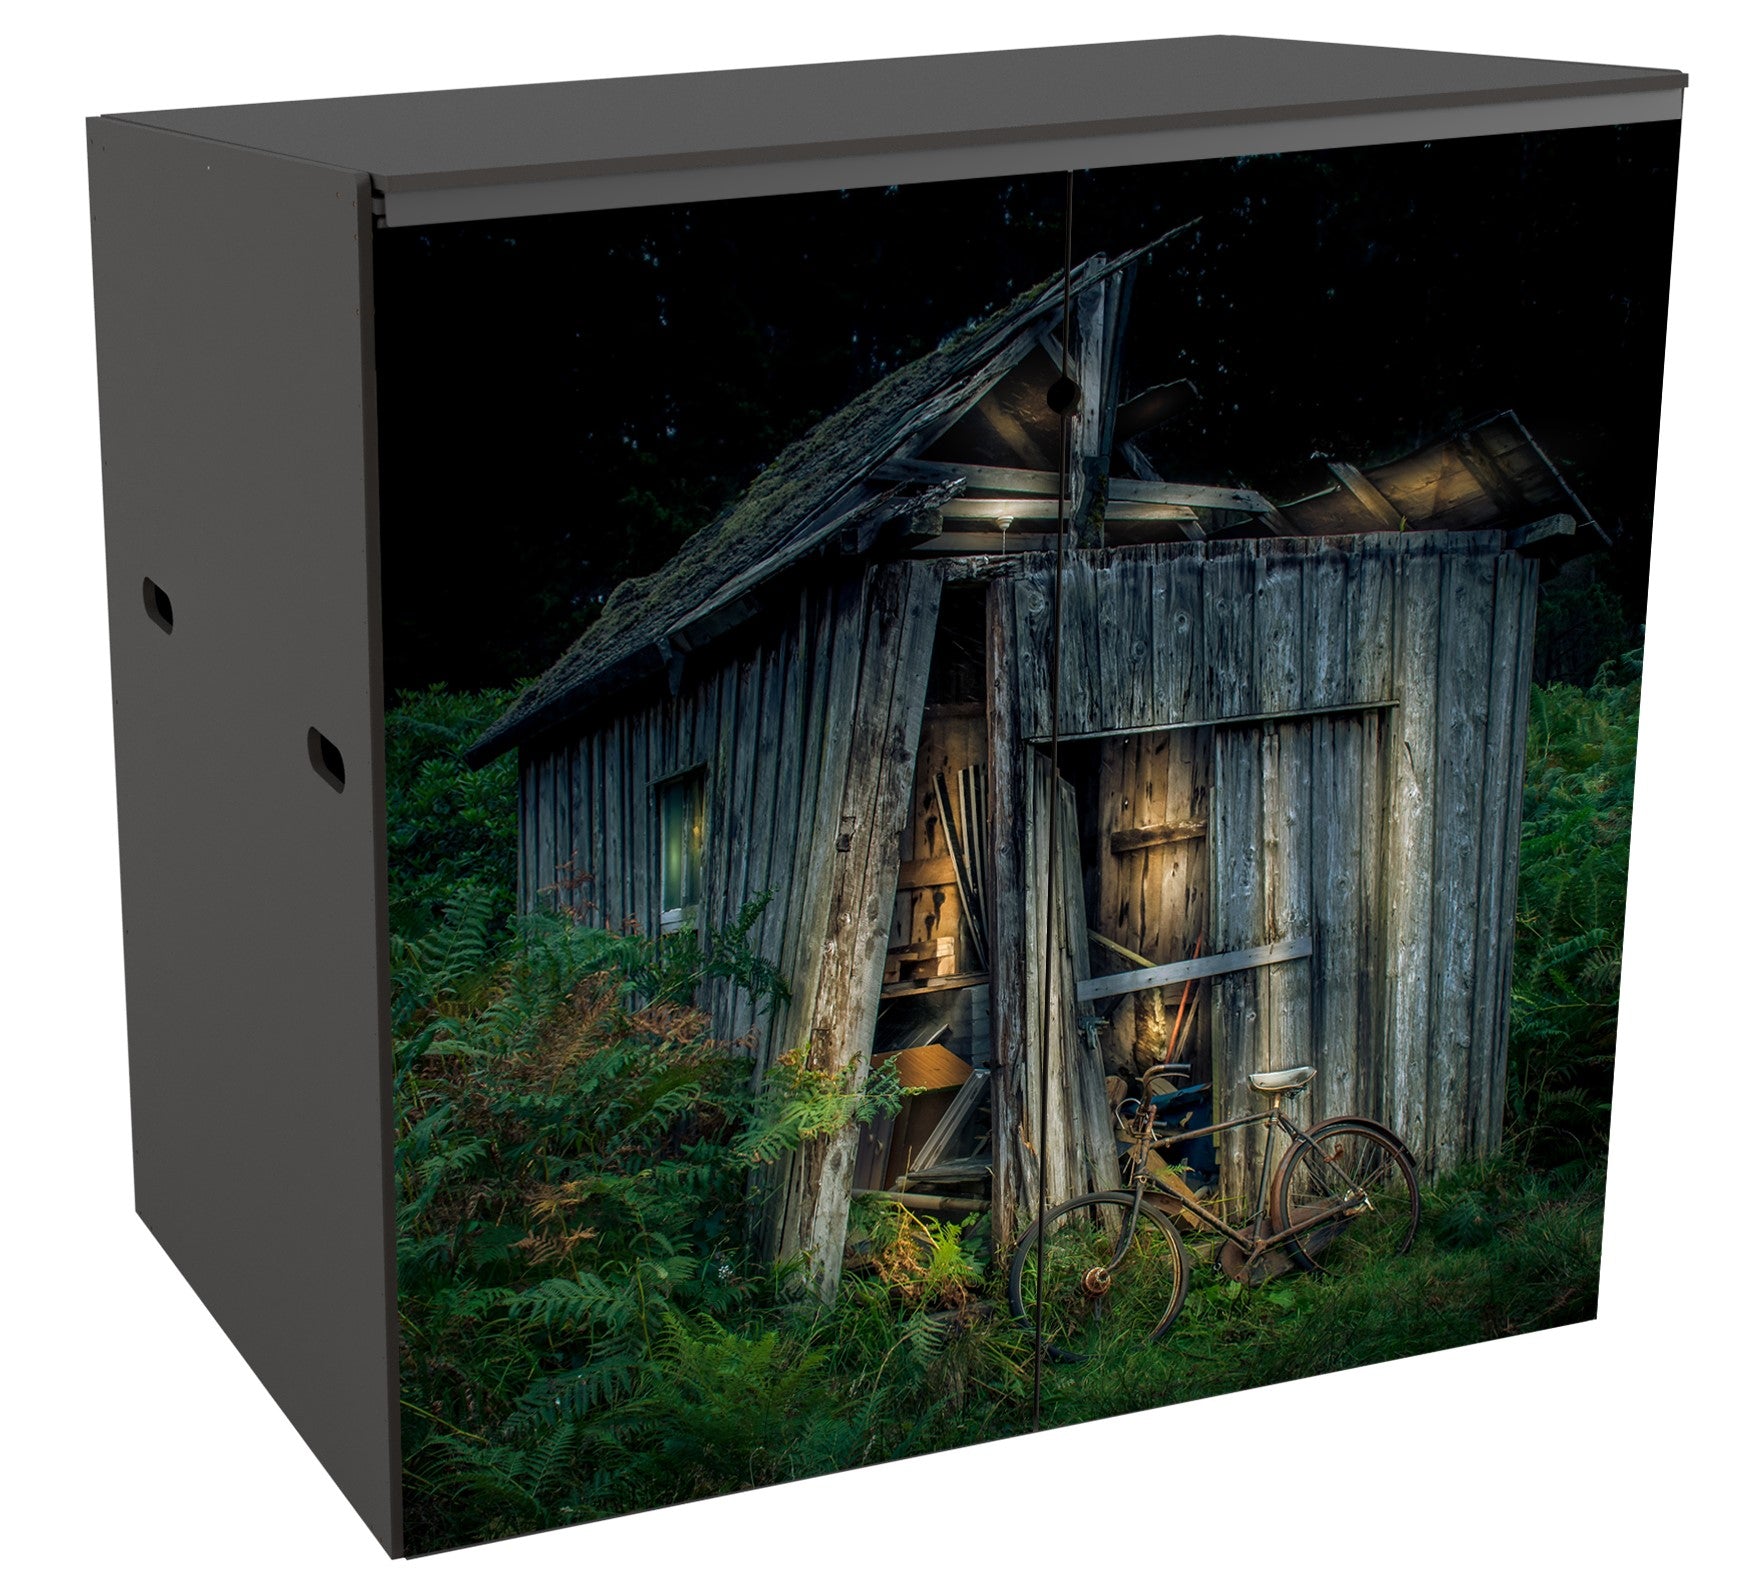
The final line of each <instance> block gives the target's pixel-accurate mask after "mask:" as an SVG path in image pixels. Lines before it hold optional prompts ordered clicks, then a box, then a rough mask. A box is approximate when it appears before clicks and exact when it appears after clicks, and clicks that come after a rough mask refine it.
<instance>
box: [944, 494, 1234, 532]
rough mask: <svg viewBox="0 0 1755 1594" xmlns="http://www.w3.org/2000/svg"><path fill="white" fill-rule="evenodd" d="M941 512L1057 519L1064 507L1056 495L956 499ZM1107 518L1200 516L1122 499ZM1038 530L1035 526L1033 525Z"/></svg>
mask: <svg viewBox="0 0 1755 1594" xmlns="http://www.w3.org/2000/svg"><path fill="white" fill-rule="evenodd" d="M938 512H939V514H940V515H941V516H943V518H944V519H945V520H947V521H964V520H976V521H984V520H1027V521H1031V522H1036V521H1043V520H1045V521H1049V522H1050V523H1052V522H1054V521H1056V520H1058V519H1059V517H1060V506H1059V504H1058V502H1057V501H1056V500H1055V499H1053V498H953V499H951V501H950V502H949V503H946V504H941V505H940V506H939V510H938ZM1104 518H1105V519H1106V520H1127V521H1133V520H1153V521H1176V520H1199V519H1200V516H1198V515H1197V514H1195V512H1194V511H1193V510H1192V509H1189V508H1187V507H1185V506H1184V505H1182V504H1165V503H1151V502H1134V501H1126V500H1124V501H1122V502H1120V503H1114V504H1111V505H1109V506H1108V508H1107V509H1106V511H1105V512H1104ZM1032 529H1034V526H1032Z"/></svg>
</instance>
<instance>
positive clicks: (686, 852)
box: [658, 769, 707, 931]
mask: <svg viewBox="0 0 1755 1594" xmlns="http://www.w3.org/2000/svg"><path fill="white" fill-rule="evenodd" d="M706 811H707V775H706V771H705V770H700V769H697V770H693V771H691V772H690V773H689V774H687V775H679V776H678V777H677V778H676V779H675V780H667V781H665V782H664V783H663V784H662V785H661V786H659V788H658V830H659V846H660V847H661V848H662V849H663V850H662V852H661V854H660V857H659V871H658V872H659V880H660V890H661V892H662V896H661V900H660V904H659V906H660V908H661V910H662V911H661V913H660V916H659V928H660V929H661V930H665V931H669V930H680V929H683V928H684V927H685V926H687V925H690V924H693V923H694V920H695V908H696V906H697V905H698V903H699V902H700V899H701V852H702V846H703V842H704V839H705V831H706Z"/></svg>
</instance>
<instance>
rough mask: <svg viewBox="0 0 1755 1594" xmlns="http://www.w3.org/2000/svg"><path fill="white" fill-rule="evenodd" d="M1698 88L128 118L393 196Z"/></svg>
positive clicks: (1485, 67)
mask: <svg viewBox="0 0 1755 1594" xmlns="http://www.w3.org/2000/svg"><path fill="white" fill-rule="evenodd" d="M1686 82H1687V79H1686V77H1685V76H1684V75H1683V74H1682V73H1680V72H1674V71H1665V70H1657V69H1651V68H1644V67H1627V66H1599V65H1587V64H1582V63H1576V62H1566V61H1532V60H1521V59H1515V58H1512V57H1506V56H1489V55H1454V54H1449V53H1442V52H1438V51H1431V50H1399V49H1380V48H1373V47H1368V46H1363V45H1345V44H1318V43H1301V42H1295V41H1291V40H1283V39H1253V38H1238V37H1228V36H1212V37H1205V38H1190V39H1158V40H1151V41H1145V42H1140V43H1127V44H1093V45H1078V46H1069V47H1062V48H1053V49H1031V50H998V51H992V52H987V53H982V54H974V55H938V56H920V57H911V58H901V59H892V60H884V61H851V62H839V63H832V64H823V65H815V66H785V67H760V68H752V69H746V70H740V71H728V72H691V73H679V74H674V75H669V76H655V77H632V78H603V79H597V80H593V81H585V82H575V83H535V84H523V85H518V86H513V87H505V88H479V89H448V90H439V91H432V92H422V93H413V94H385V95H367V96H360V97H357V98H348V99H328V100H292V101H284V102H279V103H273V104H262V105H225V106H213V107H208V108H198V109H187V110H167V111H143V112H130V113H126V114H125V115H124V116H123V117H122V119H123V120H127V121H131V122H138V123H143V124H146V125H149V126H152V127H157V128H162V129H165V130H167V131H171V132H177V133H184V134H190V135H193V136H196V137H200V138H205V139H212V140H215V141H218V142H221V143H226V144H233V145H241V146H245V147H247V148H250V149H255V150H260V151H263V152H267V153H272V154H275V155H280V156H287V157H292V158H296V159H301V160H309V161H316V162H320V163H322V164H325V165H329V166H336V167H342V168H345V169H348V170H352V171H363V172H367V173H370V174H371V176H372V178H373V182H374V186H375V187H376V188H377V189H378V190H379V191H380V192H382V193H386V194H390V193H395V192H405V193H407V192H412V191H418V190H422V189H455V188H457V187H459V186H464V185H482V184H494V183H500V184H516V183H523V182H533V181H536V182H541V181H548V180H553V179H555V178H562V177H574V178H582V177H597V178H601V177H609V176H613V175H617V174H628V175H631V174H635V173H642V172H646V173H651V172H667V171H670V172H674V171H687V170H699V169H703V168H712V167H723V166H743V167H748V166H760V165H762V164H765V163H784V162H795V161H798V160H801V159H820V158H822V157H824V156H836V155H839V156H857V155H875V154H894V153H897V152H903V151H923V152H924V151H933V150H941V149H942V150H955V149H959V148H968V147H971V146H994V145H1005V144H1048V143H1052V142H1054V141H1064V140H1069V139H1074V140H1077V139H1087V138H1089V139H1101V138H1105V137H1113V136H1114V135H1118V134H1135V133H1154V132H1175V131H1178V130H1188V129H1203V128H1204V129H1223V128H1226V127H1244V126H1247V125H1250V124H1256V123H1274V122H1292V121H1298V122H1306V123H1307V122H1309V121H1311V120H1313V119H1315V120H1321V119H1325V118H1343V117H1356V116H1361V115H1379V114H1383V113H1395V112H1406V111H1430V110H1440V109H1445V108H1451V107H1468V106H1492V105H1514V104H1519V103H1527V102H1531V101H1553V100H1562V99H1565V100H1572V99H1579V98H1583V97H1590V96H1623V97H1624V96H1626V95H1628V94H1642V93H1648V92H1657V91H1675V90H1680V89H1681V88H1682V87H1683V86H1684V85H1685V84H1686ZM1605 119H1614V118H1612V117H1608V118H1605ZM829 186H838V185H837V184H834V183H831V184H829Z"/></svg>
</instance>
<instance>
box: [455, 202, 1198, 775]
mask: <svg viewBox="0 0 1755 1594" xmlns="http://www.w3.org/2000/svg"><path fill="white" fill-rule="evenodd" d="M1182 230H1183V229H1182V228H1180V227H1179V228H1176V229H1175V230H1174V231H1172V232H1169V233H1166V234H1165V235H1164V236H1163V237H1161V238H1156V239H1154V240H1153V241H1152V242H1151V243H1149V244H1146V245H1143V246H1142V247H1141V248H1139V249H1135V250H1131V251H1129V252H1128V253H1126V254H1123V255H1119V256H1117V257H1116V258H1115V259H1114V260H1110V259H1109V258H1108V257H1107V256H1105V255H1101V254H1097V255H1092V256H1091V257H1090V258H1089V259H1087V260H1085V261H1084V262H1083V263H1082V264H1080V265H1079V266H1078V267H1077V268H1076V269H1075V270H1074V272H1073V275H1072V282H1071V292H1072V293H1073V294H1077V293H1078V292H1079V291H1080V290H1081V289H1083V288H1086V287H1089V286H1090V284H1091V283H1093V282H1095V281H1097V280H1099V279H1100V278H1102V277H1104V276H1106V275H1109V274H1110V273H1112V272H1116V271H1120V270H1122V269H1123V268H1125V267H1127V266H1129V265H1131V264H1133V262H1134V261H1136V260H1138V259H1139V258H1140V257H1141V256H1142V255H1145V254H1146V253H1148V252H1149V251H1150V250H1152V249H1155V248H1157V247H1158V246H1159V245H1160V244H1163V243H1165V242H1167V241H1168V240H1169V239H1170V238H1173V237H1175V236H1176V234H1177V233H1179V232H1181V231H1182ZM1062 291H1063V290H1062V283H1061V277H1060V273H1058V272H1056V273H1055V274H1054V276H1053V277H1051V278H1049V279H1047V280H1046V281H1044V282H1041V283H1038V284H1037V285H1036V286H1035V287H1032V288H1029V289H1027V290H1026V291H1025V292H1023V293H1021V294H1019V295H1018V296H1017V298H1015V299H1014V300H1012V302H1011V303H1010V304H1008V305H1006V306H1005V307H1004V308H1003V309H1000V310H997V311H995V312H993V313H992V314H991V315H989V316H988V317H987V318H986V319H985V320H982V321H978V322H976V323H974V324H973V325H970V326H967V327H964V328H963V329H962V330H960V331H958V332H956V333H953V334H952V335H951V336H950V337H949V338H947V339H946V340H945V341H944V342H943V343H941V344H940V345H939V346H938V347H937V348H936V349H934V350H932V351H931V352H930V353H928V354H924V355H922V356H921V357H920V358H919V359H917V360H914V361H912V362H911V363H909V364H907V365H904V366H900V367H898V368H897V369H896V370H894V371H892V372H891V373H890V374H889V375H888V376H886V377H884V378H883V379H882V380H881V381H879V382H878V383H876V384H875V385H874V386H872V387H870V388H867V389H866V391H865V392H863V393H862V394H860V395H859V397H857V398H855V399H854V400H853V401H852V402H851V403H849V404H847V405H845V406H844V407H843V408H841V409H839V410H837V411H835V413H834V414H832V415H830V416H828V417H827V418H825V419H824V420H822V421H820V422H818V423H817V425H816V426H814V427H813V428H812V429H811V430H810V431H808V432H806V433H805V434H804V435H803V436H802V437H799V438H796V439H795V440H794V441H792V442H791V443H789V444H787V446H786V447H785V448H784V449H782V450H781V451H780V453H779V455H778V456H777V457H776V458H775V459H774V460H773V462H772V463H771V464H769V465H768V466H767V467H766V468H765V469H764V470H763V471H761V473H760V474H759V475H757V476H756V478H755V480H754V481H752V482H751V483H750V485H749V487H748V488H747V489H746V490H745V491H744V493H743V494H742V495H741V496H740V497H739V498H737V499H735V500H734V501H733V502H732V503H731V504H729V505H728V506H727V507H726V508H725V509H724V510H723V511H722V512H721V513H720V515H719V516H718V518H717V519H715V520H713V521H712V522H711V523H710V524H708V525H707V526H705V527H704V528H703V529H702V530H700V531H698V532H696V533H695V534H694V535H693V536H692V537H690V538H689V540H688V541H687V542H685V543H684V544H683V546H682V547H681V548H680V549H679V550H678V551H677V552H676V554H675V555H674V556H673V557H672V558H671V559H670V560H669V561H668V562H667V563H666V564H664V565H662V566H660V567H659V569H657V570H655V571H653V572H652V573H651V574H650V575H644V576H635V577H633V578H632V579H630V580H627V581H624V582H622V584H621V585H620V586H618V587H617V588H616V589H615V590H614V591H613V592H612V593H611V594H610V595H609V599H608V601H607V602H606V603H605V604H604V606H603V611H602V613H601V614H600V615H599V616H598V618H597V620H596V622H595V623H594V624H593V625H591V626H590V627H589V628H588V629H587V630H586V631H585V632H584V634H583V635H582V636H580V638H579V639H578V641H576V642H575V643H574V644H573V645H572V647H570V648H569V649H568V650H567V651H566V653H565V654H563V655H562V657H561V658H560V659H559V660H557V661H556V662H555V663H554V664H553V665H551V666H550V667H549V669H548V670H546V671H545V672H544V673H543V674H542V675H541V676H539V677H538V678H537V679H536V680H535V681H534V682H532V683H531V685H530V686H529V687H527V688H526V689H525V691H524V692H523V693H522V694H521V695H520V696H519V698H518V699H517V701H516V702H514V703H513V704H512V706H511V707H510V708H509V709H508V710H507V711H506V713H505V714H504V715H503V716H501V718H500V719H499V720H498V721H497V722H496V723H495V724H494V725H493V726H491V727H490V728H489V730H488V731H487V733H486V734H485V735H484V736H483V737H482V738H481V740H480V741H478V742H477V743H476V744H475V745H474V746H473V747H471V748H470V749H469V753H468V757H469V760H470V762H471V763H473V764H481V763H485V762H486V761H487V760H489V759H492V758H496V757H498V756H499V754H501V753H503V752H505V751H506V750H507V749H508V748H510V747H513V746H515V745H517V744H518V743H519V742H522V741H527V740H529V739H530V738H531V737H532V736H535V735H539V734H541V733H542V732H543V731H545V730H550V729H552V728H554V727H555V726H556V725H558V724H561V723H563V722H564V721H566V720H568V719H570V718H571V717H572V716H573V715H575V714H576V713H577V712H578V711H579V710H580V709H582V708H583V707H584V706H585V705H587V704H588V703H590V702H591V701H593V700H594V699H596V698H598V697H601V696H602V695H603V694H604V693H606V692H608V691H610V690H612V689H614V688H616V687H620V686H624V685H626V684H628V683H630V682H631V681H634V680H637V679H639V678H641V677H644V676H647V675H650V674H653V673H656V672H657V671H658V670H661V669H662V668H663V667H664V664H665V661H666V659H667V658H668V657H669V655H670V643H671V637H672V635H673V633H674V632H675V631H676V630H677V628H678V627H680V626H681V625H682V624H683V622H685V621H694V620H697V619H699V618H700V617H701V616H702V615H703V614H705V613H707V612H710V611H711V610H713V609H714V608H715V607H717V606H719V605H722V604H727V603H729V602H731V601H732V600H733V599H735V598H736V597H738V596H740V595H741V594H742V593H744V592H745V591H746V590H747V589H748V587H749V586H750V585H751V581H750V579H749V578H750V577H751V576H752V574H755V573H761V574H763V575H767V574H773V573H777V572H778V571H780V570H783V569H785V568H786V567H788V566H790V565H791V564H793V563H796V562H797V561H798V560H800V559H803V558H805V557H807V556H808V555H809V554H811V553H813V552H815V551H816V550H818V549H819V548H821V547H822V546H823V545H824V544H825V542H827V541H828V540H829V538H830V537H831V536H832V535H833V534H834V533H835V532H837V531H839V530H840V529H842V527H843V525H844V524H845V522H846V521H847V520H848V519H849V517H851V516H855V515H857V514H859V513H860V512H862V511H863V512H865V513H867V514H871V513H876V514H877V515H879V516H880V517H884V516H888V515H899V514H903V513H906V512H907V511H908V510H909V508H910V507H912V505H913V504H914V502H916V501H917V499H918V496H919V495H918V493H915V494H912V495H911V494H909V493H908V492H907V491H906V490H903V489H897V488H889V489H887V490H885V491H883V492H881V493H877V494H875V495H865V494H860V493H858V492H856V490H857V489H861V488H862V487H863V484H864V482H865V480H866V478H867V476H868V475H869V474H870V472H871V471H872V470H873V468H874V467H876V466H877V465H880V464H882V463H883V462H884V461H885V460H886V459H888V458H890V457H891V456H892V455H893V454H895V453H896V452H897V450H898V449H900V448H902V447H903V446H904V445H905V444H906V443H908V442H909V440H910V439H912V438H914V437H915V436H917V434H919V433H920V432H921V431H923V430H924V429H926V428H927V427H929V426H930V425H931V424H932V422H933V421H934V420H943V419H948V418H949V417H951V416H952V415H954V414H955V413H956V412H957V411H958V410H959V409H961V408H962V407H964V406H965V405H966V403H968V402H972V401H973V400H975V399H978V398H979V397H980V396H981V394H982V393H983V392H984V391H985V390H986V388H987V387H988V386H990V385H991V380H992V379H995V378H997V376H998V375H1000V374H1003V370H1004V369H1005V368H1008V367H1009V364H1010V363H1011V359H1012V357H1013V351H1014V350H1016V351H1017V352H1018V353H1019V354H1020V355H1021V353H1022V352H1023V347H1027V346H1028V344H1030V343H1032V342H1033V341H1034V339H1035V337H1036V334H1037V333H1038V332H1039V331H1040V330H1041V328H1042V327H1043V326H1044V325H1046V324H1047V323H1049V322H1051V321H1053V320H1055V319H1057V318H1058V317H1059V315H1060V312H1061V296H1062Z"/></svg>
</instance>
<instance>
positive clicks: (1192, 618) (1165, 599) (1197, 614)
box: [1135, 558, 1210, 725]
mask: <svg viewBox="0 0 1755 1594" xmlns="http://www.w3.org/2000/svg"><path fill="white" fill-rule="evenodd" d="M1150 569H1151V572H1152V712H1151V713H1150V714H1149V715H1148V716H1147V717H1146V721H1145V723H1148V724H1157V725H1169V724H1174V723H1177V722H1179V721H1183V720H1191V719H1201V718H1204V717H1205V716H1206V715H1207V714H1208V713H1209V712H1210V710H1209V709H1208V708H1207V703H1208V691H1207V674H1206V644H1205V636H1206V617H1205V611H1206V600H1205V595H1204V592H1203V582H1204V579H1205V572H1206V561H1205V560H1204V559H1191V558H1181V559H1168V560H1166V559H1154V560H1153V561H1152V562H1151V566H1150ZM1135 723H1138V722H1135Z"/></svg>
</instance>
